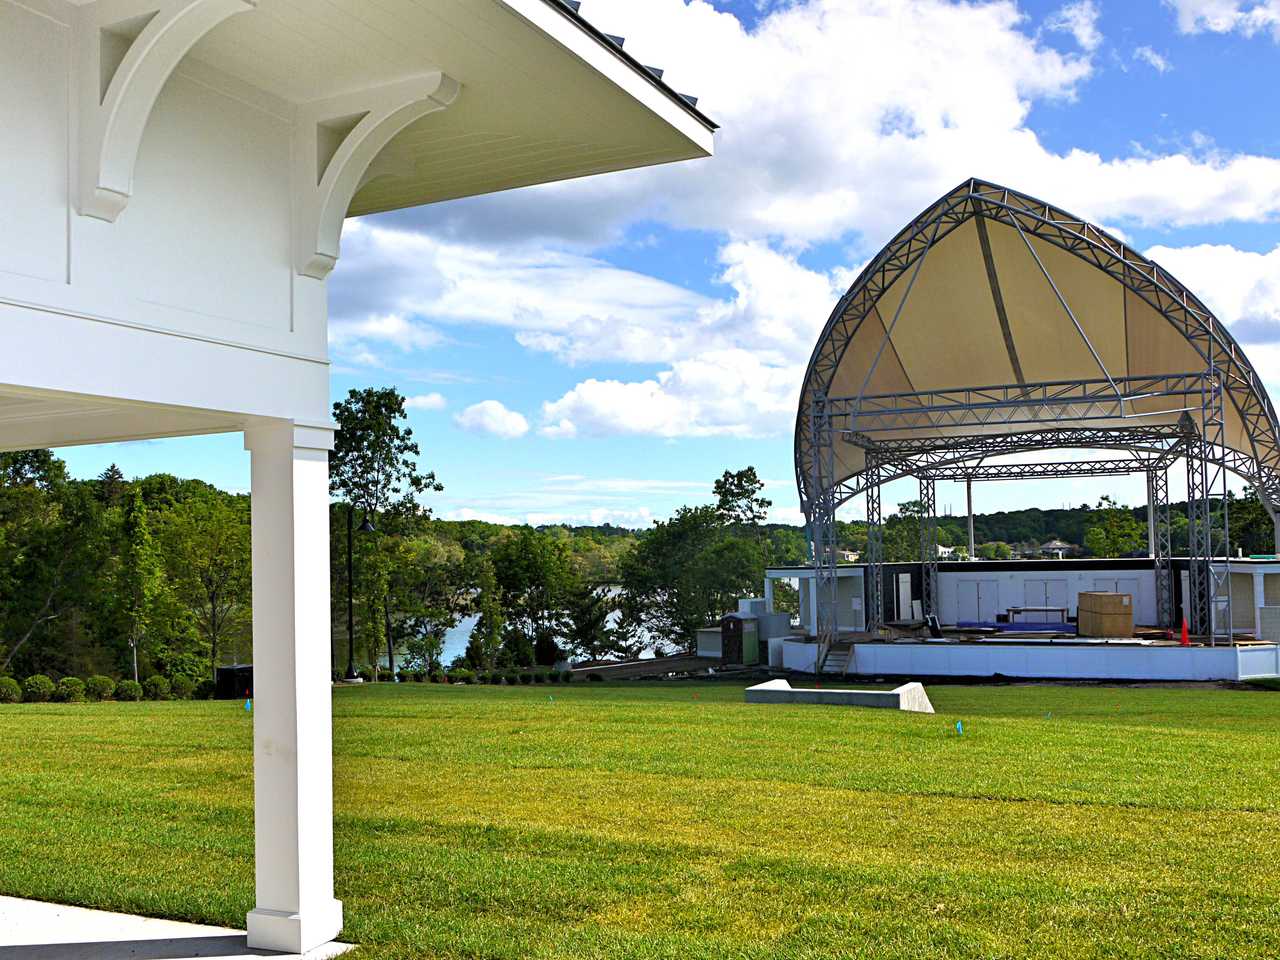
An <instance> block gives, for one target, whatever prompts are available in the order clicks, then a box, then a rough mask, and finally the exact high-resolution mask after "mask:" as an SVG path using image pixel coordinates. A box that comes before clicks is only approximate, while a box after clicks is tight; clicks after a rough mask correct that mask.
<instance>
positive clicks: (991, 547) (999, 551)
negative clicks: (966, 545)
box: [976, 540, 1013, 560]
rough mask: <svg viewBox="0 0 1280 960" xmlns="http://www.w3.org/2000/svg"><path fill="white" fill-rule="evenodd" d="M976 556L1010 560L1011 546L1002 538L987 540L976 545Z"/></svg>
mask: <svg viewBox="0 0 1280 960" xmlns="http://www.w3.org/2000/svg"><path fill="white" fill-rule="evenodd" d="M976 549H977V551H978V556H979V557H981V558H982V559H983V560H1010V559H1012V558H1013V548H1012V547H1011V546H1009V545H1008V544H1007V543H1005V542H1004V541H1003V540H988V541H987V542H986V543H980V544H978V545H977V548H976Z"/></svg>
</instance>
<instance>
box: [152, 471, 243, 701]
mask: <svg viewBox="0 0 1280 960" xmlns="http://www.w3.org/2000/svg"><path fill="white" fill-rule="evenodd" d="M158 533H159V539H160V543H161V545H162V547H163V551H164V558H165V562H166V566H167V567H168V571H169V578H170V581H171V582H172V584H173V586H174V590H175V592H176V594H177V596H178V599H179V600H180V601H181V602H182V603H183V604H185V605H186V607H187V608H188V609H189V610H190V611H191V614H192V619H193V621H194V624H195V628H196V630H197V632H198V633H199V635H200V638H201V640H202V641H203V643H204V644H205V645H206V646H207V647H208V650H209V663H208V670H207V672H208V675H209V676H213V675H214V671H215V670H216V669H217V667H218V664H219V657H220V655H221V654H222V652H223V649H224V647H225V645H226V644H227V643H228V642H229V641H232V640H235V641H237V642H239V643H241V644H246V645H247V642H248V641H249V640H250V638H251V636H252V605H251V601H250V597H251V579H252V578H251V576H250V554H251V549H250V539H251V535H250V526H249V503H248V500H247V498H243V497H230V496H228V495H227V494H224V493H221V492H212V491H201V492H200V493H199V494H197V495H196V496H193V497H191V498H189V499H187V500H185V501H183V502H181V503H180V504H177V505H175V506H174V508H173V509H171V510H169V511H167V513H166V514H164V515H163V517H162V520H161V523H160V525H159V530H158Z"/></svg>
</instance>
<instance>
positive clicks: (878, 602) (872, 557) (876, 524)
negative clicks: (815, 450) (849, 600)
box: [866, 456, 884, 634]
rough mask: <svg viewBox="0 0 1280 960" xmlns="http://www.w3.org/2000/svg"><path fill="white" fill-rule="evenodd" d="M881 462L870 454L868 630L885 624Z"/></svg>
mask: <svg viewBox="0 0 1280 960" xmlns="http://www.w3.org/2000/svg"><path fill="white" fill-rule="evenodd" d="M881 469H882V468H881V466H880V464H879V463H877V462H876V461H874V460H872V459H871V458H870V457H869V456H868V458H867V470H866V475H867V481H866V487H867V567H866V569H867V592H868V594H869V597H868V599H869V601H870V602H869V603H868V606H867V632H868V633H873V634H874V633H879V632H880V629H881V628H882V627H883V626H884V526H883V524H882V523H881V516H880V477H881Z"/></svg>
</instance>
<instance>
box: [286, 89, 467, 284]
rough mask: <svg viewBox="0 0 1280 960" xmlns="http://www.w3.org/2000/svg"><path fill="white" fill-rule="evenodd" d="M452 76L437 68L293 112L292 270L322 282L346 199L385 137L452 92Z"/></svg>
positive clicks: (334, 254)
mask: <svg viewBox="0 0 1280 960" xmlns="http://www.w3.org/2000/svg"><path fill="white" fill-rule="evenodd" d="M460 89H461V86H460V85H459V83H458V81H456V80H454V79H453V78H452V77H450V76H448V75H447V74H444V73H441V72H439V71H433V72H432V73H427V74H423V75H421V76H418V77H412V78H410V79H408V80H402V81H399V82H397V83H390V84H387V85H385V86H381V87H374V88H371V89H369V90H361V91H359V92H357V93H353V94H347V95H344V96H339V97H332V98H330V99H327V100H318V101H314V102H312V103H308V104H304V105H303V106H301V107H299V109H298V119H297V126H296V128H295V129H296V134H295V136H296V138H297V143H296V147H295V149H294V157H295V161H294V162H295V163H296V164H297V169H296V173H295V176H296V181H295V182H296V187H295V189H296V190H297V195H298V204H297V214H296V216H297V229H298V235H297V241H296V243H297V247H296V250H297V270H298V273H299V274H301V275H302V276H304V277H314V278H315V279H317V280H323V279H324V278H325V277H327V276H328V275H329V271H331V270H332V269H333V268H334V265H335V264H336V263H337V262H338V251H339V246H340V243H341V239H342V222H343V220H344V219H345V218H346V215H347V209H348V208H349V207H350V206H351V198H352V197H353V196H355V193H356V191H357V190H359V189H360V187H361V186H363V185H364V184H365V182H366V181H367V180H368V178H369V176H370V175H371V173H372V170H371V165H372V164H373V163H374V161H375V160H376V159H377V158H378V155H379V153H381V151H382V149H383V147H385V146H386V145H387V144H388V143H389V142H390V141H391V138H392V137H394V136H395V135H396V134H398V133H399V132H400V131H401V130H403V129H404V128H405V127H407V126H408V125H409V124H411V123H413V122H414V121H415V120H418V119H420V118H422V117H425V116H426V115H427V114H429V113H434V112H435V111H437V110H443V109H444V108H445V107H447V106H449V105H450V104H451V103H453V101H454V100H455V99H456V98H457V96H458V91H459V90H460Z"/></svg>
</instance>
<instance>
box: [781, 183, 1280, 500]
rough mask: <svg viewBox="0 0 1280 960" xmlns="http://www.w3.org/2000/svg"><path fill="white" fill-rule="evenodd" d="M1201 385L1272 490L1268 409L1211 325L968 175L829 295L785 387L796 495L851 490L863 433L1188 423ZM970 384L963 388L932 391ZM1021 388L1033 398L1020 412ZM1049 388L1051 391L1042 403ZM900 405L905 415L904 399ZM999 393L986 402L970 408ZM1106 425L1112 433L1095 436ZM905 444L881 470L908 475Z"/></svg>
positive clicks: (861, 459) (1061, 227)
mask: <svg viewBox="0 0 1280 960" xmlns="http://www.w3.org/2000/svg"><path fill="white" fill-rule="evenodd" d="M1183 375H1186V379H1185V380H1181V381H1179V380H1176V379H1175V380H1174V381H1165V380H1162V379H1161V378H1167V377H1171V376H1172V377H1175V378H1176V377H1180V376H1183ZM1145 378H1152V379H1151V380H1150V381H1148V380H1147V379H1145ZM1214 382H1218V383H1221V385H1222V396H1223V403H1222V407H1223V413H1224V417H1223V429H1222V432H1221V436H1222V445H1223V447H1224V448H1226V449H1225V456H1226V458H1227V465H1228V467H1229V468H1230V469H1232V470H1233V471H1235V472H1236V473H1238V474H1240V475H1242V476H1245V477H1246V478H1247V479H1249V480H1250V482H1252V483H1253V484H1254V485H1255V486H1258V487H1259V488H1260V489H1262V490H1263V493H1264V498H1265V499H1267V500H1268V502H1269V503H1270V504H1272V505H1274V504H1275V503H1276V500H1277V496H1278V495H1280V483H1277V477H1278V476H1280V443H1278V442H1277V434H1278V431H1277V425H1276V416H1275V412H1274V409H1273V408H1272V405H1271V401H1270V399H1269V398H1268V397H1267V395H1266V392H1265V390H1264V389H1263V387H1262V385H1261V383H1260V381H1259V379H1258V377H1257V375H1256V374H1255V372H1254V370H1253V368H1252V366H1251V365H1250V363H1249V361H1248V359H1247V358H1246V357H1245V355H1244V352H1243V351H1242V350H1241V349H1240V347H1239V345H1238V344H1237V343H1236V342H1235V341H1234V340H1233V339H1232V337H1231V335H1230V333H1228V331H1227V330H1226V328H1225V327H1223V325H1222V324H1221V323H1220V322H1219V321H1218V320H1217V319H1216V318H1215V317H1214V316H1213V315H1212V314H1211V313H1210V311H1209V310H1208V309H1207V308H1206V307H1205V306H1204V305H1203V304H1202V303H1201V302H1200V301H1199V300H1198V299H1197V298H1196V297H1195V296H1194V295H1193V294H1191V293H1190V292H1188V291H1187V290H1186V288H1184V287H1183V286H1182V285H1181V284H1180V283H1178V282H1177V281H1176V280H1174V279H1173V278H1172V277H1170V276H1169V275H1168V274H1167V273H1166V272H1165V271H1164V270H1162V269H1161V268H1160V267H1158V266H1157V265H1156V264H1154V263H1152V262H1151V261H1149V260H1147V259H1146V258H1145V257H1143V256H1142V255H1141V254H1139V253H1137V252H1136V251H1134V250H1132V249H1130V248H1129V247H1128V246H1126V245H1125V244H1123V243H1121V242H1120V241H1119V240H1117V239H1116V238H1114V237H1112V236H1110V235H1108V234H1107V233H1105V232H1104V231H1102V230H1100V229H1098V228H1097V227H1095V226H1093V225H1091V224H1088V223H1085V222H1084V221H1082V220H1080V219H1079V218H1077V217H1073V216H1071V215H1070V214H1067V213H1065V212H1063V211H1061V210H1058V209H1056V208H1053V207H1050V206H1048V205H1047V204H1044V203H1042V202H1040V201H1038V200H1035V199H1033V198H1031V197H1028V196H1025V195H1023V194H1019V193H1016V192H1014V191H1012V190H1008V189H1007V188H1004V187H1000V186H996V185H993V184H990V183H984V182H982V181H978V180H971V181H968V182H966V183H964V184H962V185H961V186H960V187H958V188H957V189H955V190H953V191H952V192H951V193H949V194H947V195H946V196H944V197H942V198H941V199H940V200H938V201H937V202H936V203H935V204H933V205H932V206H930V207H929V208H928V209H927V210H926V211H924V213H922V214H921V215H920V216H919V217H917V218H916V219H915V220H914V221H913V222H912V223H911V224H909V225H908V226H907V227H906V228H905V229H904V230H902V231H901V232H900V233H899V234H898V235H897V236H896V237H894V238H893V240H892V241H890V243H889V244H888V245H887V246H886V247H885V248H884V249H883V250H882V251H881V252H880V253H879V254H878V255H877V256H876V257H875V259H873V260H872V261H871V263H870V264H869V265H868V266H867V268H866V269H865V270H864V271H863V272H862V274H861V276H859V277H858V279H857V281H856V282H855V283H854V285H853V286H852V287H851V288H850V289H849V292H848V293H846V294H845V296H844V297H842V298H841V300H840V302H839V303H838V304H837V305H836V308H835V311H834V312H833V313H832V315H831V318H830V320H829V321H828V323H827V326H826V328H825V329H824V331H823V333H822V336H821V337H820V338H819V341H818V344H817V346H816V348H815V350H814V354H813V358H812V360H811V361H810V365H809V369H808V372H807V374H806V376H805V381H804V386H803V389H802V392H801V397H800V408H799V412H798V416H797V422H796V471H797V481H798V483H799V486H800V494H801V502H802V504H803V505H804V506H805V508H806V510H808V509H809V508H810V506H811V505H812V502H813V500H814V497H815V496H816V495H817V494H818V492H819V491H818V490H817V489H816V487H817V486H818V485H820V484H821V485H825V486H827V487H830V486H831V485H832V484H833V483H834V485H837V486H839V487H840V488H841V491H842V493H841V495H840V496H839V497H838V499H847V497H848V496H850V495H852V494H853V493H855V492H857V490H858V489H860V488H861V484H860V482H859V480H860V477H861V475H862V474H863V471H864V470H865V468H866V465H867V448H868V446H872V447H873V448H875V446H874V445H877V444H892V443H893V442H895V441H896V442H898V444H899V446H900V447H901V446H902V445H903V444H906V445H907V446H910V444H911V443H913V442H914V441H915V440H925V441H930V440H931V441H934V442H936V441H938V440H939V439H945V438H952V439H954V440H956V441H962V440H963V438H965V437H991V436H1004V437H1009V438H1011V439H1012V438H1013V437H1015V436H1017V437H1019V438H1023V439H1024V440H1025V444H1026V445H1025V447H1024V449H1025V448H1036V447H1040V446H1054V447H1060V446H1086V445H1088V446H1098V447H1102V446H1108V445H1124V446H1129V445H1132V444H1133V440H1132V434H1133V432H1134V431H1135V429H1138V428H1145V427H1152V428H1154V430H1155V431H1157V432H1158V430H1160V429H1163V430H1164V431H1165V432H1166V433H1169V432H1172V431H1173V430H1174V429H1175V428H1177V425H1178V424H1179V423H1180V422H1181V423H1182V425H1183V429H1186V425H1187V423H1188V421H1187V420H1186V417H1187V416H1191V418H1192V421H1194V424H1195V426H1196V429H1197V431H1199V430H1200V429H1201V427H1202V426H1203V424H1202V420H1201V412H1200V411H1201V407H1202V397H1201V395H1200V390H1201V388H1202V387H1204V386H1205V385H1206V384H1210V385H1211V384H1213V383H1214ZM1049 383H1052V384H1055V386H1051V387H1046V388H1040V387H1038V386H1036V385H1040V384H1049ZM971 388H979V392H978V393H977V394H962V393H956V394H948V395H943V396H939V395H938V392H939V391H968V390H970V389H971ZM993 388H996V389H993ZM922 394H927V395H926V396H921V395H922ZM892 395H899V396H892ZM901 395H909V396H901ZM1024 395H1025V396H1026V397H1028V398H1032V399H1035V400H1036V402H1035V403H1031V402H1028V404H1027V406H1026V407H1025V408H1021V409H1020V408H1018V407H1017V405H1016V401H1017V400H1018V398H1019V397H1022V396H1024ZM1058 396H1061V397H1062V398H1063V402H1061V403H1060V404H1056V405H1055V404H1053V403H1051V402H1046V401H1045V398H1049V399H1050V400H1051V399H1052V398H1053V397H1058ZM1108 401H1109V402H1108ZM1010 402H1012V403H1014V406H1013V407H1010V406H1009V403H1010ZM1002 404H1003V405H1002ZM913 406H914V407H916V408H918V409H919V410H920V411H921V412H920V413H919V415H914V414H907V413H904V411H906V410H909V409H910V408H911V407H913ZM997 408H999V409H1000V410H1002V411H1003V412H1002V413H1001V414H999V415H992V414H988V413H984V412H983V411H984V410H990V411H994V410H996V409H997ZM822 411H826V412H827V413H828V414H830V413H832V412H834V413H836V414H838V415H837V416H835V417H833V419H832V420H831V424H832V429H833V430H834V431H835V433H834V442H833V444H834V460H835V462H834V465H833V466H834V477H831V478H826V477H825V474H826V470H823V469H821V467H820V464H819V463H818V460H817V452H816V448H817V444H816V443H815V438H814V433H815V431H817V432H821V430H820V428H818V427H816V426H815V424H817V423H819V422H820V417H819V419H815V414H820V413H821V412H822ZM895 426H900V427H901V429H894V428H895ZM1066 426H1069V427H1070V428H1071V430H1070V431H1068V433H1069V434H1070V435H1069V436H1065V437H1064V435H1063V433H1062V430H1061V428H1062V427H1066ZM850 431H852V432H850ZM1050 431H1054V434H1053V436H1047V435H1046V434H1048V433H1049V432H1050ZM1113 432H1114V436H1115V438H1116V441H1117V442H1116V443H1115V444H1108V443H1107V442H1106V441H1107V440H1108V439H1109V437H1110V436H1112V433H1113ZM1122 434H1123V435H1124V436H1122ZM1018 442H1021V441H1018ZM1011 445H1014V444H1011ZM954 446H955V447H956V448H957V449H959V448H961V447H963V443H962V442H957V443H955V444H954ZM911 449H912V450H914V449H915V448H914V447H912V448H911ZM959 455H960V454H959V453H958V454H957V456H959ZM971 455H972V454H971ZM910 456H911V455H910V454H909V455H906V456H904V457H902V458H899V459H898V460H897V461H896V462H894V463H893V464H892V465H891V467H890V471H891V475H892V474H896V475H904V474H906V473H910V472H911V470H910V466H911V460H910ZM881 459H883V457H881Z"/></svg>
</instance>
